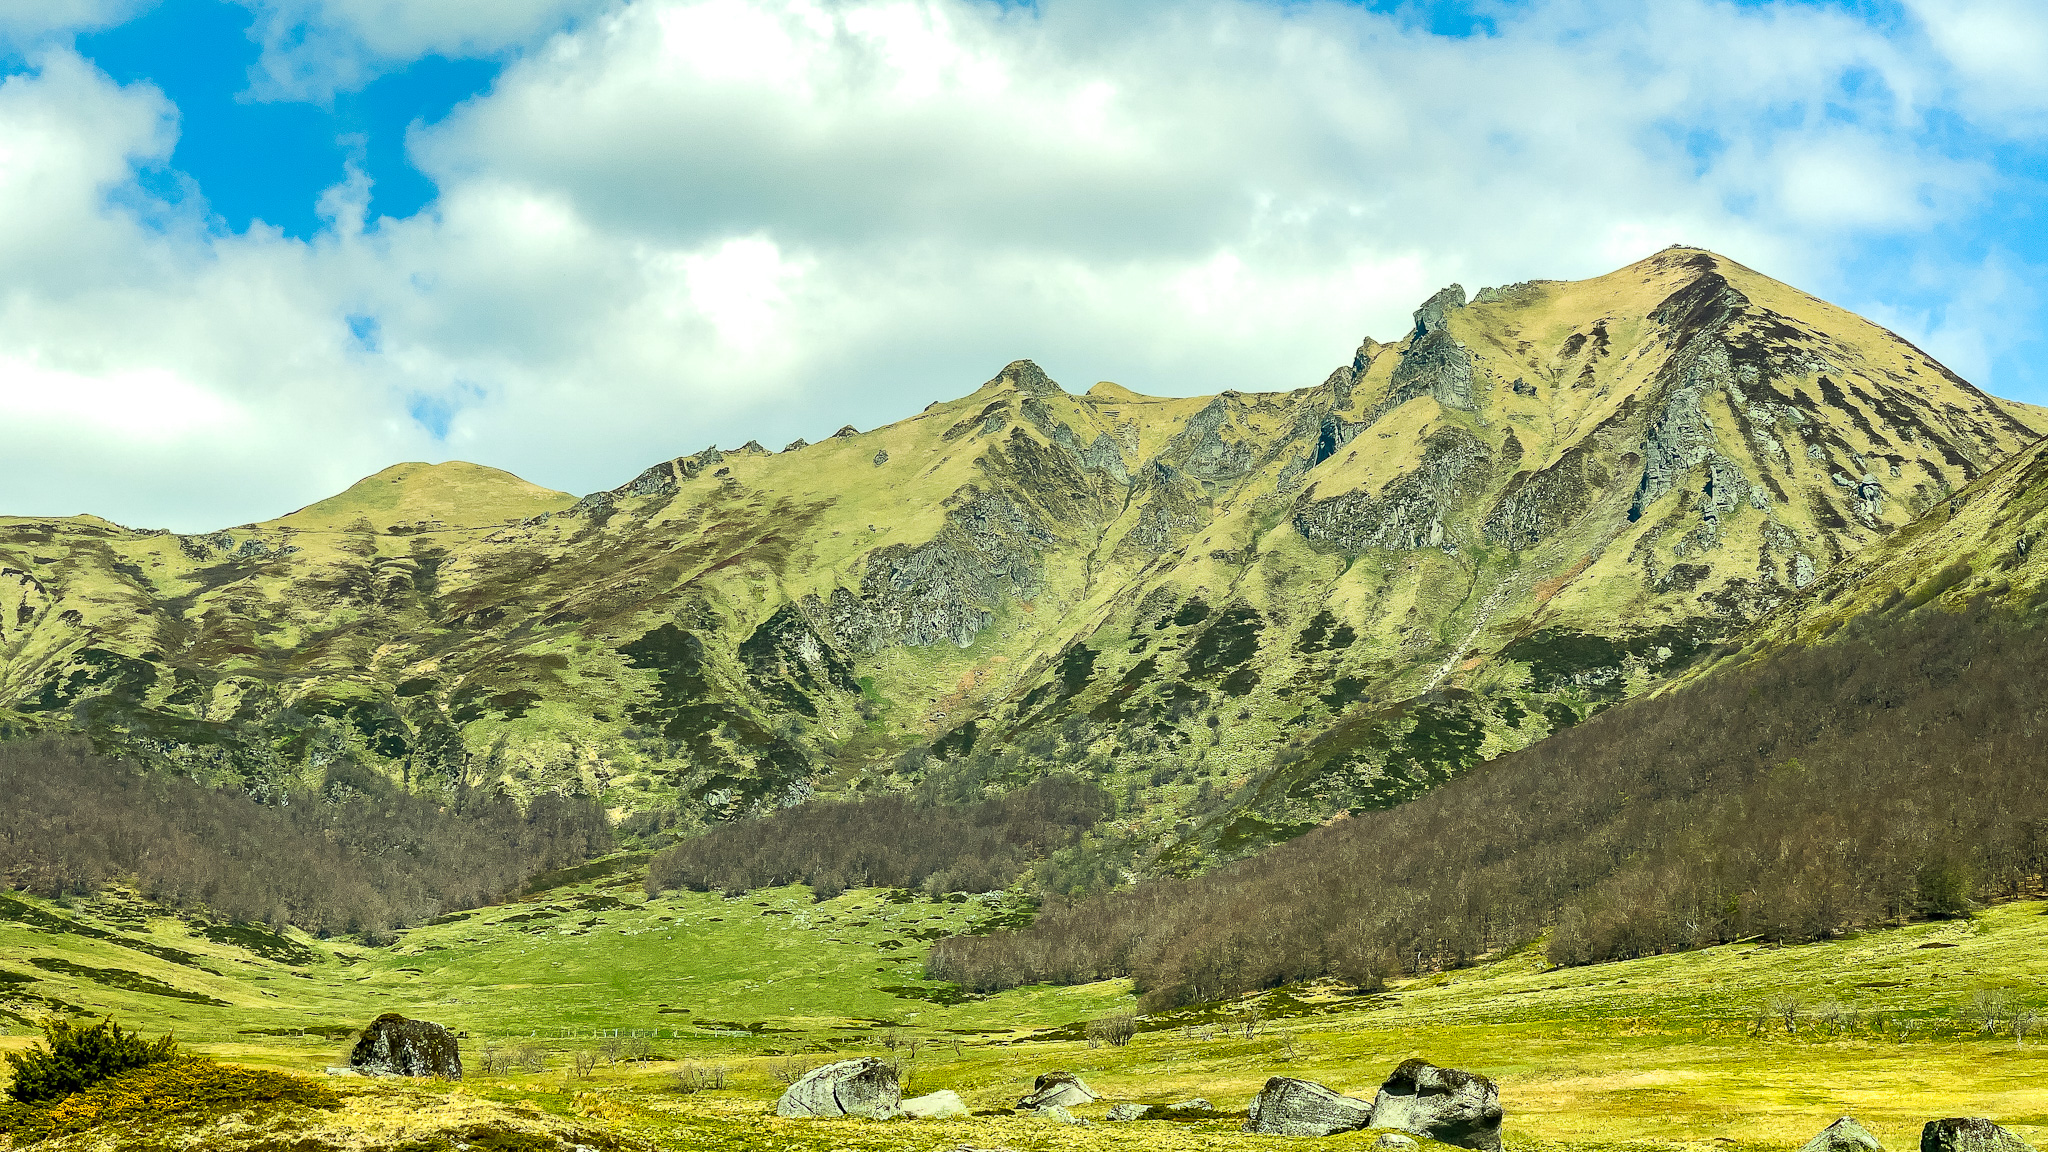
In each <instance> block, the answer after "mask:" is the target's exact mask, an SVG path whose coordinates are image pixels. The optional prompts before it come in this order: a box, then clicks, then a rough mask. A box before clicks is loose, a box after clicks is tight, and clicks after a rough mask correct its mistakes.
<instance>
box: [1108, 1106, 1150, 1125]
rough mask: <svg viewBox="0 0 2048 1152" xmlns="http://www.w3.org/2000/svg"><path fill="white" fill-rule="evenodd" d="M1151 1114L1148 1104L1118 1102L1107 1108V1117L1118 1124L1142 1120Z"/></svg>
mask: <svg viewBox="0 0 2048 1152" xmlns="http://www.w3.org/2000/svg"><path fill="white" fill-rule="evenodd" d="M1151 1114H1152V1106H1151V1105H1150V1104H1118V1105H1116V1106H1114V1107H1112V1108H1111V1109H1110V1110H1109V1117H1108V1118H1109V1119H1111V1120H1113V1121H1116V1122H1117V1123H1119V1124H1122V1123H1125V1122H1127V1121H1131V1120H1143V1119H1145V1118H1147V1117H1149V1116H1150V1115H1151Z"/></svg>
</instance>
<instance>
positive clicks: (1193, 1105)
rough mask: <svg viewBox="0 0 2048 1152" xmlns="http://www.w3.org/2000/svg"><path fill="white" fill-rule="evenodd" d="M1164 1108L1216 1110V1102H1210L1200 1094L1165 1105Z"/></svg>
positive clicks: (1168, 1109) (1174, 1109) (1176, 1110)
mask: <svg viewBox="0 0 2048 1152" xmlns="http://www.w3.org/2000/svg"><path fill="white" fill-rule="evenodd" d="M1164 1108H1165V1110H1166V1111H1168V1112H1214V1111H1215V1110H1216V1106H1215V1105H1214V1104H1211V1103H1209V1102H1208V1101H1207V1100H1205V1099H1203V1098H1202V1097H1200V1096H1197V1097H1195V1098H1193V1099H1191V1100H1176V1101H1175V1102H1173V1103H1171V1104H1167V1105H1164Z"/></svg>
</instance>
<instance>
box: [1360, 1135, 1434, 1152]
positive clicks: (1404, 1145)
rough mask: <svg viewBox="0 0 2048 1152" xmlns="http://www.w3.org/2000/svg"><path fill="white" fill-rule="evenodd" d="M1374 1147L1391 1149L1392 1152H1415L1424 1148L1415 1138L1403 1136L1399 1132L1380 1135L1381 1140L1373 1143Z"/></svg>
mask: <svg viewBox="0 0 2048 1152" xmlns="http://www.w3.org/2000/svg"><path fill="white" fill-rule="evenodd" d="M1372 1146H1373V1147H1375V1148H1387V1149H1391V1150H1392V1152H1415V1149H1417V1148H1420V1147H1422V1145H1420V1144H1417V1143H1416V1142H1415V1137H1413V1136H1407V1135H1403V1134H1402V1133H1399V1132H1382V1133H1380V1138H1379V1139H1377V1140H1375V1141H1373V1142H1372Z"/></svg>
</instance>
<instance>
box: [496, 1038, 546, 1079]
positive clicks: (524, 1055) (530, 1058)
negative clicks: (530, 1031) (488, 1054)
mask: <svg viewBox="0 0 2048 1152" xmlns="http://www.w3.org/2000/svg"><path fill="white" fill-rule="evenodd" d="M505 1059H506V1063H507V1064H509V1065H510V1066H511V1068H513V1069H517V1070H518V1071H521V1072H545V1071H547V1070H548V1050H547V1049H545V1048H543V1047H541V1046H540V1045H538V1044H536V1043H534V1042H533V1041H531V1040H523V1041H520V1042H519V1043H516V1044H513V1045H512V1046H511V1047H509V1048H507V1049H506V1050H505Z"/></svg>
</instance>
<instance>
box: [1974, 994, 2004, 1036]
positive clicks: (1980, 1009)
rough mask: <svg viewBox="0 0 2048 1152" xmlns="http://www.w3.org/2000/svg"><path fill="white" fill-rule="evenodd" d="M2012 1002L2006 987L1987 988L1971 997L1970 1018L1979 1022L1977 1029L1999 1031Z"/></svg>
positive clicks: (1980, 1030)
mask: <svg viewBox="0 0 2048 1152" xmlns="http://www.w3.org/2000/svg"><path fill="white" fill-rule="evenodd" d="M2011 1004H2012V998H2011V997H2010V996H2008V995H2006V992H2005V989H2003V988H1987V989H1984V990H1983V991H1980V992H1978V993H1976V994H1975V995H1972V996H1971V997H1970V1007H1969V1018H1970V1019H1972V1020H1975V1021H1976V1022H1977V1031H1979V1032H1997V1031H1998V1026H1999V1025H2000V1024H2002V1023H2004V1022H2005V1015H2006V1012H2007V1010H2008V1009H2009V1008H2010V1007H2011Z"/></svg>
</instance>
